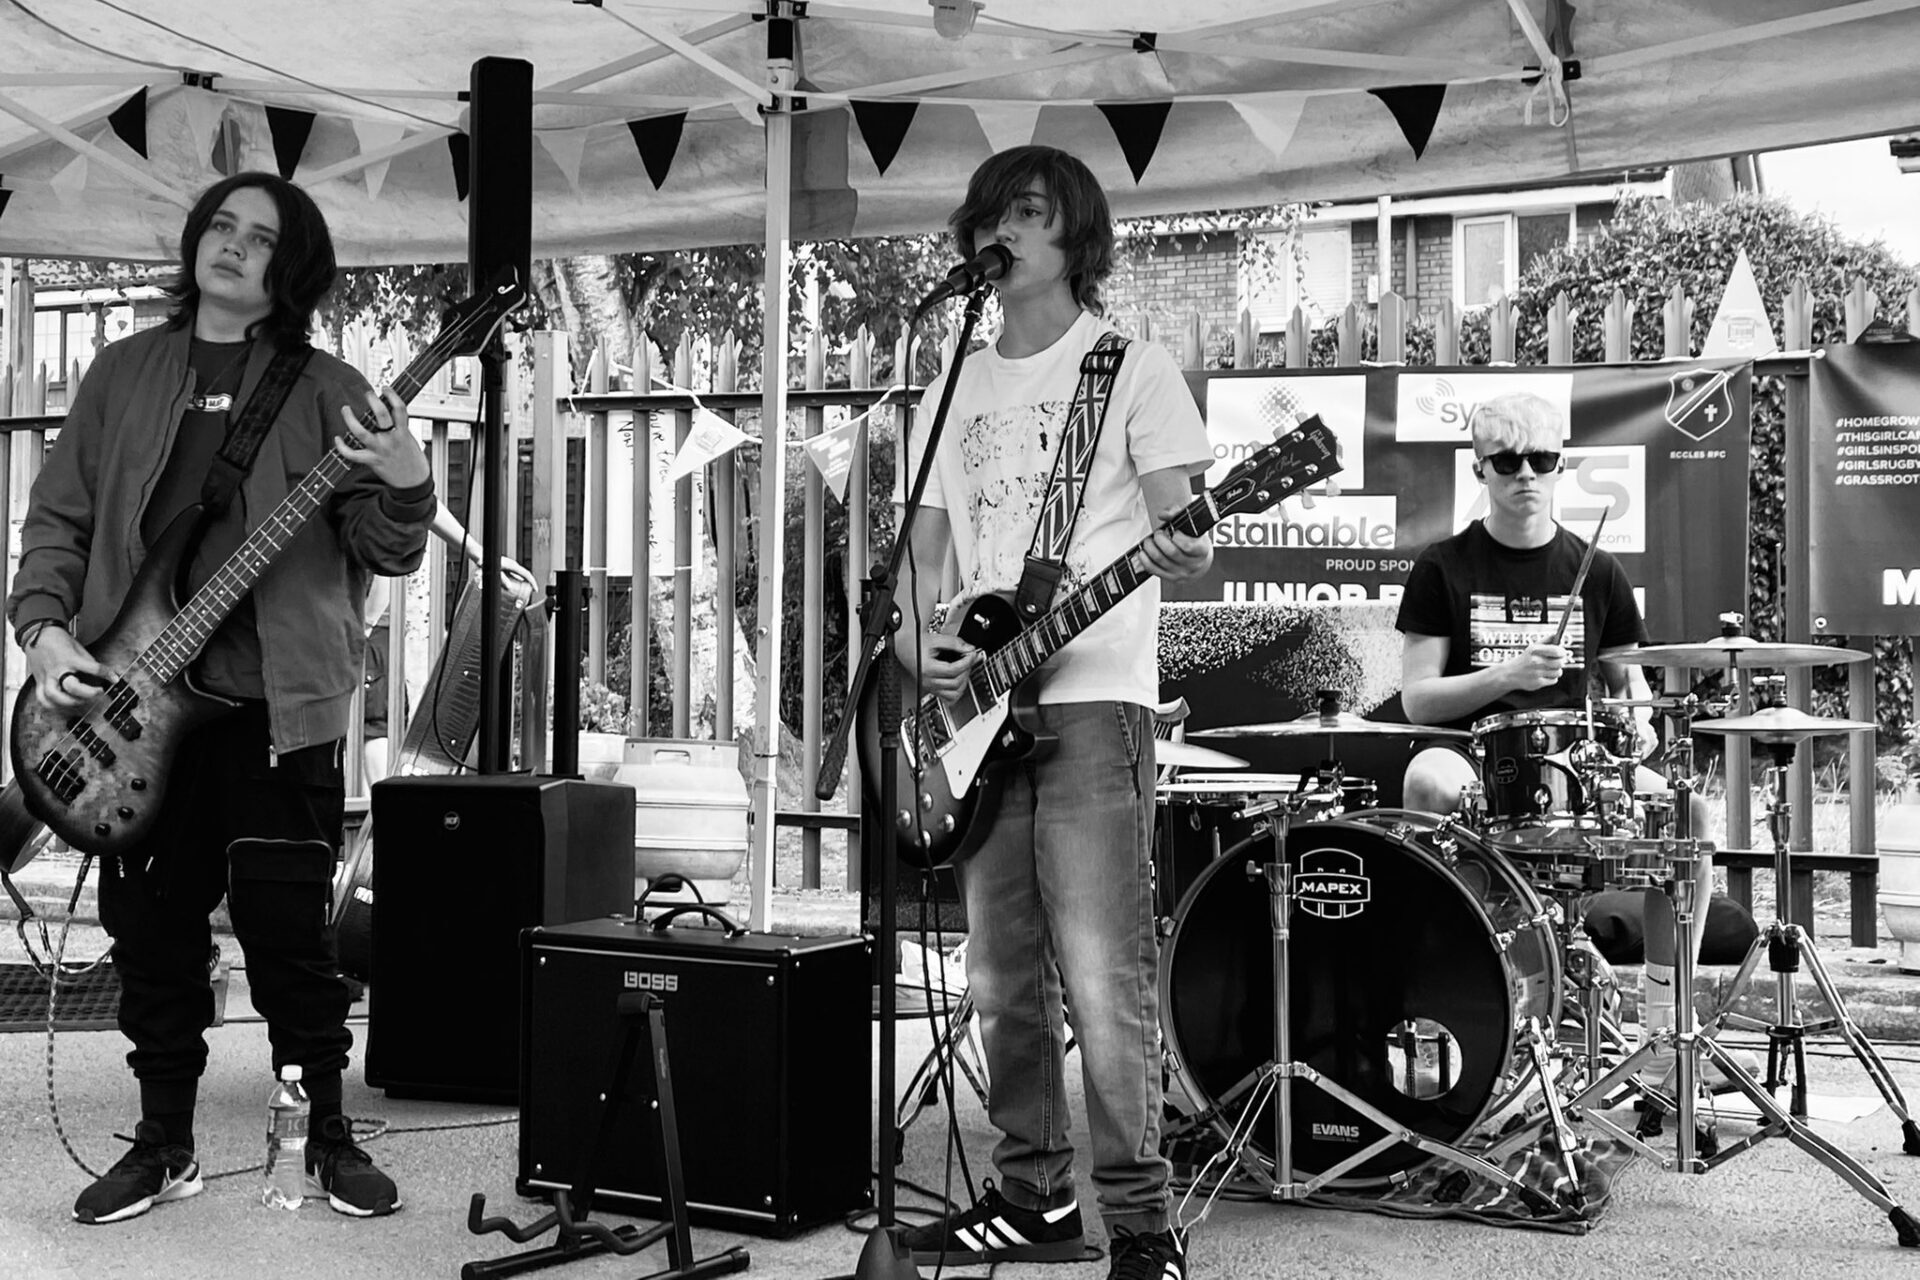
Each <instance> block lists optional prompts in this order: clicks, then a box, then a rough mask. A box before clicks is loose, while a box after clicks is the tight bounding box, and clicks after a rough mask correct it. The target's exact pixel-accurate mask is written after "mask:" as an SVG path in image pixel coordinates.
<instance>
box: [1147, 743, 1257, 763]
mask: <svg viewBox="0 0 1920 1280" xmlns="http://www.w3.org/2000/svg"><path fill="white" fill-rule="evenodd" d="M1153 762H1154V763H1155V764H1157V765H1160V766H1162V767H1171V768H1174V769H1244V768H1246V767H1247V762H1246V761H1245V760H1242V759H1241V758H1240V757H1239V756H1230V755H1228V754H1227V753H1226V752H1224V751H1215V750H1213V749H1212V748H1211V747H1201V746H1196V745H1194V744H1193V743H1191V742H1172V741H1167V740H1164V739H1156V740H1155V742H1154V744H1153Z"/></svg>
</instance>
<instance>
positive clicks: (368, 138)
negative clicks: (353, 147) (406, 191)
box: [353, 120, 407, 200]
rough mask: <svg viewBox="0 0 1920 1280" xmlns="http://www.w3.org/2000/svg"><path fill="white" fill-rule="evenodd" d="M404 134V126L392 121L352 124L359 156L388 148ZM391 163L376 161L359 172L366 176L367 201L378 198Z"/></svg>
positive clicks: (368, 121)
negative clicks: (357, 143)
mask: <svg viewBox="0 0 1920 1280" xmlns="http://www.w3.org/2000/svg"><path fill="white" fill-rule="evenodd" d="M406 133H407V127H406V126H405V125H403V124H399V123H396V122H395V121H392V120H355V121H354V122H353V136H354V138H355V140H356V141H358V142H359V143H360V154H361V155H365V154H367V153H368V152H369V151H378V150H380V148H382V147H390V146H392V145H393V144H394V143H396V142H398V141H400V139H401V138H403V137H405V136H406ZM392 163H393V162H392V161H391V160H378V161H375V162H374V163H373V164H370V165H368V166H367V167H366V168H365V169H362V170H361V171H360V172H362V173H363V174H365V175H366V179H367V199H369V200H378V199H379V198H380V186H381V184H382V183H384V182H385V181H386V180H387V166H388V165H389V164H392Z"/></svg>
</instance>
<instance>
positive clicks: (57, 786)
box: [33, 751, 87, 804]
mask: <svg viewBox="0 0 1920 1280" xmlns="http://www.w3.org/2000/svg"><path fill="white" fill-rule="evenodd" d="M79 755H80V753H79V752H77V751H76V752H74V759H72V760H69V759H67V758H66V757H65V756H63V755H61V754H60V753H59V752H58V751H49V752H47V754H46V755H45V756H44V757H43V758H42V759H41V761H40V763H39V764H37V765H35V766H34V770H33V771H34V773H36V774H38V775H39V777H40V781H42V782H44V783H46V784H47V789H48V790H49V791H51V792H53V794H54V797H55V798H56V799H58V800H59V801H60V803H61V804H72V803H73V802H74V801H75V800H77V799H79V798H80V793H81V792H82V791H85V790H86V789H87V780H86V778H85V777H84V776H83V775H82V774H81V772H80V763H79Z"/></svg>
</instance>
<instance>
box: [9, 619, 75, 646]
mask: <svg viewBox="0 0 1920 1280" xmlns="http://www.w3.org/2000/svg"><path fill="white" fill-rule="evenodd" d="M48 627H59V628H60V629H61V630H62V631H65V630H66V629H67V628H66V626H65V625H64V624H63V623H61V622H60V621H59V620H58V619H57V618H36V619H34V620H33V621H32V622H29V623H28V624H27V625H26V626H24V627H22V628H20V635H19V636H18V639H19V642H20V647H21V648H22V649H31V648H33V643H34V641H36V640H38V639H39V638H40V633H41V632H42V631H45V630H46V629H47V628H48Z"/></svg>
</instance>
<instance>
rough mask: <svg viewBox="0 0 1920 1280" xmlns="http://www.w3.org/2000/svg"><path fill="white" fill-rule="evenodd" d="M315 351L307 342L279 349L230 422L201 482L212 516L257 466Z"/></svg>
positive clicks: (201, 493) (204, 502)
mask: <svg viewBox="0 0 1920 1280" xmlns="http://www.w3.org/2000/svg"><path fill="white" fill-rule="evenodd" d="M312 355H313V348H312V347H310V346H308V345H307V344H306V343H304V342H303V343H299V344H297V345H295V346H289V347H281V348H280V349H279V350H278V351H275V352H274V353H273V359H272V360H270V361H268V362H267V369H266V372H265V373H263V374H261V375H260V384H259V385H258V386H256V387H255V388H254V389H253V394H252V395H251V396H249V397H248V398H247V403H246V407H245V408H243V409H241V410H240V411H239V412H237V413H235V414H234V415H233V417H232V418H231V419H229V421H228V422H227V438H226V439H225V440H224V441H222V442H221V444H220V452H219V453H218V454H216V455H215V456H214V459H213V461H212V462H211V463H210V464H209V465H208V467H207V478H206V480H205V481H204V482H203V483H202V484H201V486H200V501H201V503H202V504H203V505H204V506H205V507H206V509H207V515H208V516H217V515H219V514H220V513H221V512H223V511H225V510H226V509H227V507H228V505H229V504H230V503H232V501H233V495H234V494H235V493H236V492H238V490H239V488H240V481H241V480H243V479H245V478H246V474H247V472H249V471H251V470H252V469H253V460H254V458H255V457H256V456H257V455H258V454H259V452H260V444H261V442H262V441H264V440H265V439H266V438H267V431H268V429H269V428H271V427H272V426H273V422H274V419H275V418H278V417H279V416H280V408H281V406H282V405H284V404H286V402H287V396H288V395H289V394H291V393H292V391H293V384H294V383H296V382H298V381H299V380H300V373H301V371H302V370H303V369H305V368H306V367H307V360H308V359H309V358H310V357H311V356H312Z"/></svg>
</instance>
